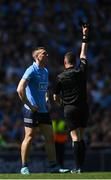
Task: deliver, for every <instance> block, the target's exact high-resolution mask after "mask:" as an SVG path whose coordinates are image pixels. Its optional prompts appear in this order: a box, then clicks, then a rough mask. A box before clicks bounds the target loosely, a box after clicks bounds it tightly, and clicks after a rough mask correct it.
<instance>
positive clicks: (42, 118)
mask: <svg viewBox="0 0 111 180" xmlns="http://www.w3.org/2000/svg"><path fill="white" fill-rule="evenodd" d="M23 117H24V126H25V127H31V128H32V127H37V126H38V125H39V124H52V122H51V118H50V114H49V113H48V112H47V113H39V112H32V111H31V110H30V109H27V108H25V107H24V108H23Z"/></svg>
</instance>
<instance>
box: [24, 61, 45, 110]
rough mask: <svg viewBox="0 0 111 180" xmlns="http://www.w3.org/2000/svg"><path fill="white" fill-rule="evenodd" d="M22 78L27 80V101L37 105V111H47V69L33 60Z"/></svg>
mask: <svg viewBox="0 0 111 180" xmlns="http://www.w3.org/2000/svg"><path fill="white" fill-rule="evenodd" d="M22 78H23V79H27V80H28V85H27V87H26V96H27V99H28V100H29V102H30V103H31V104H32V105H37V106H38V107H39V110H38V112H47V108H46V99H45V94H46V92H47V89H48V70H47V69H46V68H40V67H39V66H38V65H37V63H35V62H34V63H33V64H32V65H31V66H30V67H29V68H28V69H27V70H26V71H25V73H24V75H23V77H22ZM27 108H28V107H27Z"/></svg>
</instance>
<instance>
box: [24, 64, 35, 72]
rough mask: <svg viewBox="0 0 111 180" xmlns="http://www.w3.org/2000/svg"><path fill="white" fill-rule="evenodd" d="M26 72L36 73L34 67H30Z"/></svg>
mask: <svg viewBox="0 0 111 180" xmlns="http://www.w3.org/2000/svg"><path fill="white" fill-rule="evenodd" d="M26 71H28V72H33V71H34V68H33V65H30V66H29V67H28V68H27V69H26Z"/></svg>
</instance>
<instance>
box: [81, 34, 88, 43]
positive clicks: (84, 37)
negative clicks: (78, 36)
mask: <svg viewBox="0 0 111 180" xmlns="http://www.w3.org/2000/svg"><path fill="white" fill-rule="evenodd" d="M82 42H83V43H88V36H87V35H83V38H82Z"/></svg>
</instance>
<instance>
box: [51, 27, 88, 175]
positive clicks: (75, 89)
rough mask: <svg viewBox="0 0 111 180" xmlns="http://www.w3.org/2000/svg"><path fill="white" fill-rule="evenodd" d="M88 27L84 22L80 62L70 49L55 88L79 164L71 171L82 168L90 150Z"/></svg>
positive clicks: (74, 171)
mask: <svg viewBox="0 0 111 180" xmlns="http://www.w3.org/2000/svg"><path fill="white" fill-rule="evenodd" d="M88 31H89V28H88V26H87V25H83V26H82V33H83V39H82V45H81V52H80V65H79V66H78V67H77V66H76V58H75V55H74V54H73V52H67V53H66V54H65V56H64V67H65V70H64V71H63V72H62V73H60V74H59V75H58V76H57V81H56V85H55V88H54V101H55V102H56V103H60V101H61V100H62V103H63V106H64V117H65V120H66V125H67V127H68V131H69V133H70V136H71V139H72V146H73V152H74V158H75V164H76V168H75V169H73V170H71V173H80V172H81V167H82V165H83V162H84V158H85V150H86V147H85V142H84V140H83V134H84V130H85V128H86V126H87V121H88V116H89V109H88V104H87V88H86V82H87V64H88V63H87V57H86V53H87V45H88Z"/></svg>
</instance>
